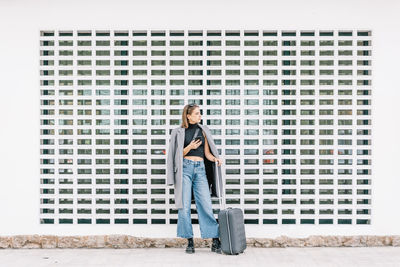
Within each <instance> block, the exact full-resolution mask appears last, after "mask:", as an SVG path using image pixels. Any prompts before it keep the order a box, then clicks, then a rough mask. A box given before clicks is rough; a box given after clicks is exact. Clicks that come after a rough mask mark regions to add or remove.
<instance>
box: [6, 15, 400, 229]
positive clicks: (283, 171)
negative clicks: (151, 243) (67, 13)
mask: <svg viewBox="0 0 400 267" xmlns="http://www.w3.org/2000/svg"><path fill="white" fill-rule="evenodd" d="M153 23H154V21H153ZM172 24H173V23H172ZM172 24H171V25H170V27H167V26H168V25H163V27H162V28H161V27H160V26H158V27H157V29H155V26H154V24H153V25H150V24H149V25H148V26H147V27H146V26H145V25H144V24H141V25H140V27H132V26H125V25H126V24H124V23H121V24H120V25H118V24H113V25H116V26H114V27H111V26H110V25H108V26H105V25H106V24H101V26H99V27H97V26H96V27H93V26H89V25H85V24H83V25H82V26H80V25H79V24H68V23H67V22H64V23H63V24H51V23H40V24H38V25H37V28H36V35H37V36H36V37H33V36H32V40H34V41H35V42H37V43H38V46H36V47H35V48H36V49H37V50H36V51H37V52H39V56H38V57H37V56H31V57H32V58H35V59H36V60H37V65H36V69H39V73H38V75H36V78H37V80H38V81H40V84H39V86H34V85H31V87H30V88H31V89H32V90H37V91H39V94H36V99H37V100H39V102H40V103H39V105H36V107H37V109H36V110H30V111H29V113H32V114H30V116H31V117H32V119H33V120H35V119H34V118H33V117H35V116H36V118H37V119H36V120H35V122H36V124H38V125H35V124H34V123H32V122H31V123H32V124H31V125H32V127H33V129H36V130H37V131H39V134H32V135H31V137H32V140H33V137H35V138H37V140H40V142H39V141H37V142H38V143H37V147H36V148H38V149H37V151H36V154H35V153H34V148H33V147H32V152H31V153H30V155H31V157H32V159H34V158H36V159H37V161H39V163H40V164H38V165H35V164H33V165H32V167H35V166H36V172H35V173H36V175H34V174H30V177H31V178H30V179H34V178H33V177H36V178H35V179H36V180H37V181H36V183H31V186H33V187H36V189H37V191H39V193H38V192H37V191H34V189H32V188H29V191H30V192H32V193H31V194H27V195H26V196H25V198H26V199H27V201H29V202H34V203H37V204H35V205H31V207H32V208H36V211H35V212H34V211H31V212H30V213H29V214H30V215H29V216H28V215H26V218H28V217H29V220H30V226H24V227H19V228H17V227H10V226H11V224H8V225H9V228H8V229H10V230H8V231H7V233H13V232H14V233H18V232H19V231H20V230H18V229H21V230H22V232H21V233H25V232H26V231H30V232H32V233H56V234H60V235H62V234H90V233H92V234H94V233H102V234H104V233H129V234H134V235H141V236H175V230H176V229H175V228H176V224H175V223H176V218H177V214H176V212H177V211H176V210H175V209H174V205H173V202H172V201H173V190H172V188H169V187H167V186H166V185H165V179H166V177H165V163H166V162H165V159H166V157H165V154H164V152H165V151H166V149H167V147H168V136H169V133H170V130H171V129H172V128H174V127H177V126H178V125H179V123H180V120H181V115H180V111H181V110H182V108H183V106H184V105H185V104H186V103H188V102H196V103H198V104H199V105H200V107H201V109H202V114H203V122H202V123H203V124H206V125H208V126H209V127H210V129H212V131H213V136H214V139H215V141H216V145H217V147H218V149H219V151H220V154H221V157H222V159H223V161H224V165H223V173H224V180H225V181H226V182H227V183H226V185H225V188H226V198H227V205H228V206H232V207H240V208H242V209H243V211H244V212H245V222H246V230H247V232H248V236H274V235H280V234H286V235H292V236H296V235H310V234H357V233H359V234H371V233H372V234H375V233H378V232H379V231H378V230H377V229H381V230H380V231H381V233H385V232H386V233H393V234H394V233H395V230H392V231H390V232H387V231H388V228H386V227H384V226H383V225H385V224H386V223H387V221H386V222H384V220H382V218H381V217H378V216H377V215H379V214H382V213H384V211H385V209H386V207H387V203H388V202H389V200H388V202H387V203H386V204H383V203H382V202H380V201H381V200H382V197H383V195H380V196H379V194H382V189H383V188H385V186H384V185H383V184H381V185H380V182H379V181H378V179H379V178H376V171H377V172H378V173H379V168H385V167H382V166H383V165H382V164H377V165H376V164H375V160H377V159H376V157H377V155H375V150H377V153H379V151H380V150H379V148H378V149H376V148H375V147H374V142H379V140H383V139H382V136H379V134H376V132H378V133H379V130H377V129H376V128H375V127H376V126H375V121H376V117H374V119H373V118H372V117H373V116H372V114H373V111H374V108H375V106H374V105H375V104H374V99H373V98H374V97H375V92H376V91H377V90H380V89H379V88H377V86H376V83H375V80H376V79H378V81H377V83H378V84H379V75H375V68H377V67H376V63H375V61H378V62H379V59H378V58H377V56H376V54H375V50H376V49H378V51H380V50H379V39H378V37H376V36H375V35H378V36H379V28H378V29H376V27H373V26H372V24H371V23H364V24H361V23H358V24H350V23H348V24H347V25H346V26H343V25H335V24H334V23H333V21H332V23H330V25H326V26H324V27H322V28H321V27H316V25H314V26H310V25H312V24H311V23H310V22H308V23H304V26H302V25H301V24H299V25H296V27H293V26H290V25H287V24H285V23H284V22H282V24H281V25H279V24H275V25H274V27H272V26H270V25H269V24H267V23H265V26H264V27H260V26H259V25H258V24H253V25H250V24H249V25H246V27H245V28H244V26H243V25H240V24H237V23H234V21H232V22H231V23H227V24H225V25H221V24H215V26H212V25H213V24H209V25H207V27H204V26H203V27H199V26H198V25H199V24H193V25H186V24H185V25H181V27H178V25H172ZM189 26H190V27H189ZM318 26H319V24H318ZM376 31H378V33H377V34H375V32H376ZM200 32H201V34H202V35H199V33H200ZM88 33H90V35H88ZM107 33H108V34H107ZM174 33H175V34H174ZM256 33H257V34H256ZM311 33H313V34H311ZM89 41H90V42H89ZM200 41H201V42H200ZM376 43H378V44H376ZM376 47H378V48H376ZM120 51H126V52H120ZM145 63H146V64H145ZM200 63H202V64H200ZM69 64H71V65H69ZM378 66H379V63H378ZM125 71H126V72H125ZM35 84H37V83H35ZM378 96H379V94H378ZM24 101H28V99H27V100H24ZM30 101H32V99H30ZM378 103H379V98H378ZM8 105H10V104H8ZM31 106H32V107H34V106H35V105H31ZM21 109H22V107H21ZM35 111H36V112H37V113H36V115H34V112H35ZM38 113H39V114H38ZM125 114H126V115H125ZM27 130H29V129H27ZM14 138H17V137H14ZM376 139H378V141H376ZM120 140H122V141H120ZM384 141H387V140H384ZM32 159H31V160H32ZM46 160H47V161H46ZM378 163H379V159H378ZM21 170H23V169H21ZM29 170H30V171H32V170H34V171H35V168H30V169H29ZM381 170H383V169H381ZM385 171H387V170H385ZM390 181H391V180H390ZM393 183H395V182H394V180H393ZM6 184H7V186H8V187H10V183H6ZM390 184H391V183H390V182H387V183H386V186H387V185H390ZM392 185H394V184H392ZM380 188H382V189H380ZM31 189H32V190H31ZM375 191H377V193H375ZM377 194H378V195H377ZM5 196H10V197H11V194H10V193H8V194H5ZM19 199H21V198H19ZM375 200H376V201H377V204H378V205H375ZM21 201H22V199H21ZM379 203H381V205H379ZM193 209H195V206H193ZM214 209H215V212H216V213H217V210H218V204H217V201H215V202H214ZM7 210H8V209H6V211H7ZM20 216H21V214H20ZM380 216H383V215H380ZM385 216H387V217H386V218H388V220H390V216H393V217H392V218H393V219H395V218H397V214H396V213H395V212H393V211H392V212H390V211H388V210H386V215H385ZM193 218H197V217H196V215H193ZM14 220H15V219H14ZM9 222H12V221H9ZM55 227H56V228H55ZM197 227H198V225H195V228H197ZM23 229H24V230H23ZM28 229H29V230H28Z"/></svg>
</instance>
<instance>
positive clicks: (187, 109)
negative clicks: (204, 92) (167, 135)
mask: <svg viewBox="0 0 400 267" xmlns="http://www.w3.org/2000/svg"><path fill="white" fill-rule="evenodd" d="M196 108H199V106H198V105H197V104H187V105H186V106H185V107H184V108H183V112H182V124H181V127H182V128H188V127H189V119H188V118H187V115H188V114H189V115H191V114H192V112H193V111H194V110H195V109H196Z"/></svg>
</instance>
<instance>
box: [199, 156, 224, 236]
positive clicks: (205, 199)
mask: <svg viewBox="0 0 400 267" xmlns="http://www.w3.org/2000/svg"><path fill="white" fill-rule="evenodd" d="M193 191H194V197H195V200H196V207H197V214H198V217H199V224H200V233H201V237H202V238H211V237H219V226H218V222H217V221H216V220H215V218H214V214H213V210H212V204H211V197H210V189H209V186H208V181H207V176H206V170H205V166H204V163H202V164H201V165H199V166H196V168H195V170H194V178H193Z"/></svg>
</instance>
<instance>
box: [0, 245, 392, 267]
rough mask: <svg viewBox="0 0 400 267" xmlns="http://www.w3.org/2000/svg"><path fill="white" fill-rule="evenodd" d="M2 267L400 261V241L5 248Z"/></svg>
mask: <svg viewBox="0 0 400 267" xmlns="http://www.w3.org/2000/svg"><path fill="white" fill-rule="evenodd" d="M0 266H1V267H14V266H18V267H24V266H27V267H42V266H51V267H54V266H57V267H58V266H60V267H61V266H62V267H64V266H65V267H78V266H83V267H98V266H104V267H114V266H116V267H124V266H140V267H145V266H159V267H167V266H171V267H172V266H173V267H180V266H182V267H183V266H185V267H196V266H206V267H212V266H218V267H221V266H230V267H232V266H246V267H250V266H257V267H261V266H268V267H270V266H278V267H286V266H304V267H312V266H318V267H331V266H340V267H345V266H351V267H358V266H360V267H367V266H374V267H375V266H377V267H386V266H391V267H392V266H393V267H394V266H399V267H400V247H358V248H349V247H341V248H254V247H248V248H247V249H246V250H245V252H244V253H243V254H239V255H238V256H232V255H224V254H222V255H221V254H217V253H215V252H211V251H210V249H209V248H196V252H195V253H194V254H186V253H185V252H184V248H142V249H1V250H0Z"/></svg>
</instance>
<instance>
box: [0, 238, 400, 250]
mask: <svg viewBox="0 0 400 267" xmlns="http://www.w3.org/2000/svg"><path fill="white" fill-rule="evenodd" d="M194 241H195V246H196V247H199V248H203V247H210V246H211V239H202V238H194ZM246 243H247V246H248V247H257V248H285V247H381V246H393V247H399V246H400V236H398V235H393V236H374V235H370V236H366V235H357V236H317V235H315V236H309V237H306V238H291V237H288V236H279V237H277V238H275V239H273V238H247V239H246ZM186 244H187V241H186V239H184V238H147V237H134V236H129V235H90V236H54V235H15V236H0V248H3V249H6V248H14V249H15V248H181V247H184V246H186Z"/></svg>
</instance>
